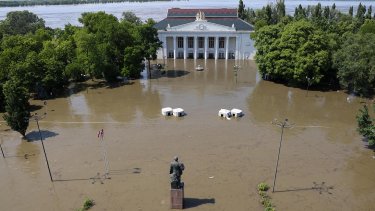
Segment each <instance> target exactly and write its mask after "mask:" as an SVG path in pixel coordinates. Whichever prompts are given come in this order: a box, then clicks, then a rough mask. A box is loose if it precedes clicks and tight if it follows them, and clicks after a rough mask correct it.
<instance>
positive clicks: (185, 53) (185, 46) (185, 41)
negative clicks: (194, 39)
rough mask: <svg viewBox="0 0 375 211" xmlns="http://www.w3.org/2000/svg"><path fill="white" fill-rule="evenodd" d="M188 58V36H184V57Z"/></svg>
mask: <svg viewBox="0 0 375 211" xmlns="http://www.w3.org/2000/svg"><path fill="white" fill-rule="evenodd" d="M186 58H187V37H186V36H184V59H186Z"/></svg>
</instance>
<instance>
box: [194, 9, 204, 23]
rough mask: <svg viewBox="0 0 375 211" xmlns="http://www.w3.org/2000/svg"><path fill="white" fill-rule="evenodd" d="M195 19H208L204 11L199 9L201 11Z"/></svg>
mask: <svg viewBox="0 0 375 211" xmlns="http://www.w3.org/2000/svg"><path fill="white" fill-rule="evenodd" d="M195 20H196V21H203V20H206V15H205V14H204V12H202V11H200V10H199V12H198V13H197V14H196V15H195Z"/></svg>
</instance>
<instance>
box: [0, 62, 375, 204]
mask: <svg viewBox="0 0 375 211" xmlns="http://www.w3.org/2000/svg"><path fill="white" fill-rule="evenodd" d="M159 62H163V61H159ZM166 62H167V66H166V68H167V71H166V72H165V73H157V72H154V73H153V75H152V79H151V80H147V79H141V80H132V81H129V83H127V84H124V85H111V86H107V85H106V84H103V83H100V82H91V81H90V82H88V83H84V84H73V85H71V86H70V89H69V92H67V96H66V97H60V98H56V99H52V100H48V101H47V105H45V106H44V105H43V101H31V103H32V104H33V105H35V106H34V108H35V109H36V110H35V111H33V112H38V113H40V114H41V113H44V112H47V115H46V116H45V118H44V119H42V120H40V122H39V123H40V128H41V130H42V134H43V137H44V145H45V148H46V152H47V156H48V160H49V164H50V167H51V172H52V176H53V179H54V180H55V182H53V183H51V182H50V179H49V174H48V169H47V165H46V163H45V158H44V155H43V149H42V146H41V142H40V141H39V135H38V133H37V125H36V123H35V122H30V126H29V128H28V135H27V136H28V138H29V139H31V141H29V142H26V141H24V140H22V139H21V138H20V135H19V134H18V133H15V132H12V131H10V130H8V128H7V127H6V125H5V123H4V122H3V121H2V122H0V124H1V125H0V133H1V140H0V141H1V146H2V148H3V150H4V152H5V155H6V158H5V159H3V158H1V157H0V189H1V192H0V210H75V209H77V208H79V207H81V206H82V204H83V201H84V199H85V198H86V197H88V198H91V199H93V200H94V201H95V206H94V207H93V208H92V210H130V211H138V210H143V211H158V210H168V209H169V206H170V199H169V196H170V195H169V194H170V193H169V187H170V184H169V175H168V173H169V163H170V162H171V160H172V158H173V157H174V156H175V155H178V156H179V158H180V160H181V161H182V162H183V163H184V164H185V166H186V170H185V171H184V174H183V176H182V180H183V181H184V182H185V207H186V208H188V209H190V210H225V211H226V210H236V211H237V210H238V211H242V210H243V211H245V210H263V208H262V206H261V204H260V203H259V199H260V198H259V196H258V193H257V190H256V186H257V184H258V183H260V182H267V183H268V184H269V185H270V186H271V187H272V184H273V178H274V172H275V166H276V160H277V153H278V147H279V140H280V134H281V129H280V128H279V127H277V126H275V125H273V124H271V121H272V120H273V119H275V118H277V119H279V120H282V119H285V118H288V119H289V122H290V123H293V124H294V125H293V127H292V128H288V129H285V130H284V136H283V143H282V148H281V154H280V161H279V167H278V174H277V180H276V187H275V191H276V192H275V193H271V192H270V193H269V195H270V196H271V197H272V201H273V204H274V205H275V206H276V209H277V210H301V209H304V210H375V205H374V199H375V191H374V189H375V180H374V176H375V159H373V157H372V156H373V152H372V151H371V150H369V149H366V147H365V143H364V142H362V141H361V137H360V136H359V135H358V133H357V132H356V121H355V115H356V113H357V111H358V109H359V108H360V107H361V103H370V102H369V101H368V100H366V99H361V98H356V97H353V96H349V95H347V94H346V93H344V92H342V91H340V92H337V91H327V92H321V91H309V92H308V93H307V92H306V90H302V89H298V88H291V87H287V86H284V85H280V84H276V83H273V82H269V81H263V80H261V79H260V76H259V74H257V71H256V65H255V63H254V61H224V60H219V61H216V62H215V61H214V60H208V61H203V60H202V61H201V60H197V61H189V60H187V61H183V60H177V61H173V60H168V61H166ZM236 62H237V63H236ZM197 65H202V66H203V67H204V70H203V71H196V70H195V67H196V66H197ZM234 65H239V66H240V69H239V70H238V72H237V76H236V73H235V72H234V68H233V66H234ZM163 107H172V108H177V107H180V108H183V109H184V110H185V112H186V114H187V115H186V116H184V117H182V118H176V117H164V116H162V115H161V108H163ZM221 108H226V109H232V108H238V109H241V110H243V112H244V114H245V115H244V116H243V117H242V118H238V119H234V118H232V119H231V120H226V119H221V118H219V117H218V115H217V114H218V111H219V110H220V109H221ZM100 129H104V142H105V147H104V148H105V149H106V152H107V155H108V161H109V175H110V177H111V179H103V178H102V179H101V180H100V179H98V176H97V174H98V173H99V175H103V174H104V171H105V168H104V164H105V162H104V159H103V151H104V150H103V146H102V145H101V143H100V140H99V139H98V137H97V133H98V131H99V130H100ZM90 178H96V179H90ZM102 183H103V184H102ZM271 189H272V188H271Z"/></svg>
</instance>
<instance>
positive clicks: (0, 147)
mask: <svg viewBox="0 0 375 211" xmlns="http://www.w3.org/2000/svg"><path fill="white" fill-rule="evenodd" d="M0 149H1V154H3V158H5V155H4V151H3V147H2V146H1V143H0Z"/></svg>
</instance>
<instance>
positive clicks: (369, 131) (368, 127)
mask: <svg viewBox="0 0 375 211" xmlns="http://www.w3.org/2000/svg"><path fill="white" fill-rule="evenodd" d="M356 118H357V123H358V128H357V130H358V132H359V133H360V134H361V135H362V136H363V137H365V138H367V141H368V144H369V146H370V147H373V146H375V126H374V124H373V120H372V118H371V117H370V115H369V111H368V107H367V105H363V107H362V108H361V109H359V114H357V116H356Z"/></svg>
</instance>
